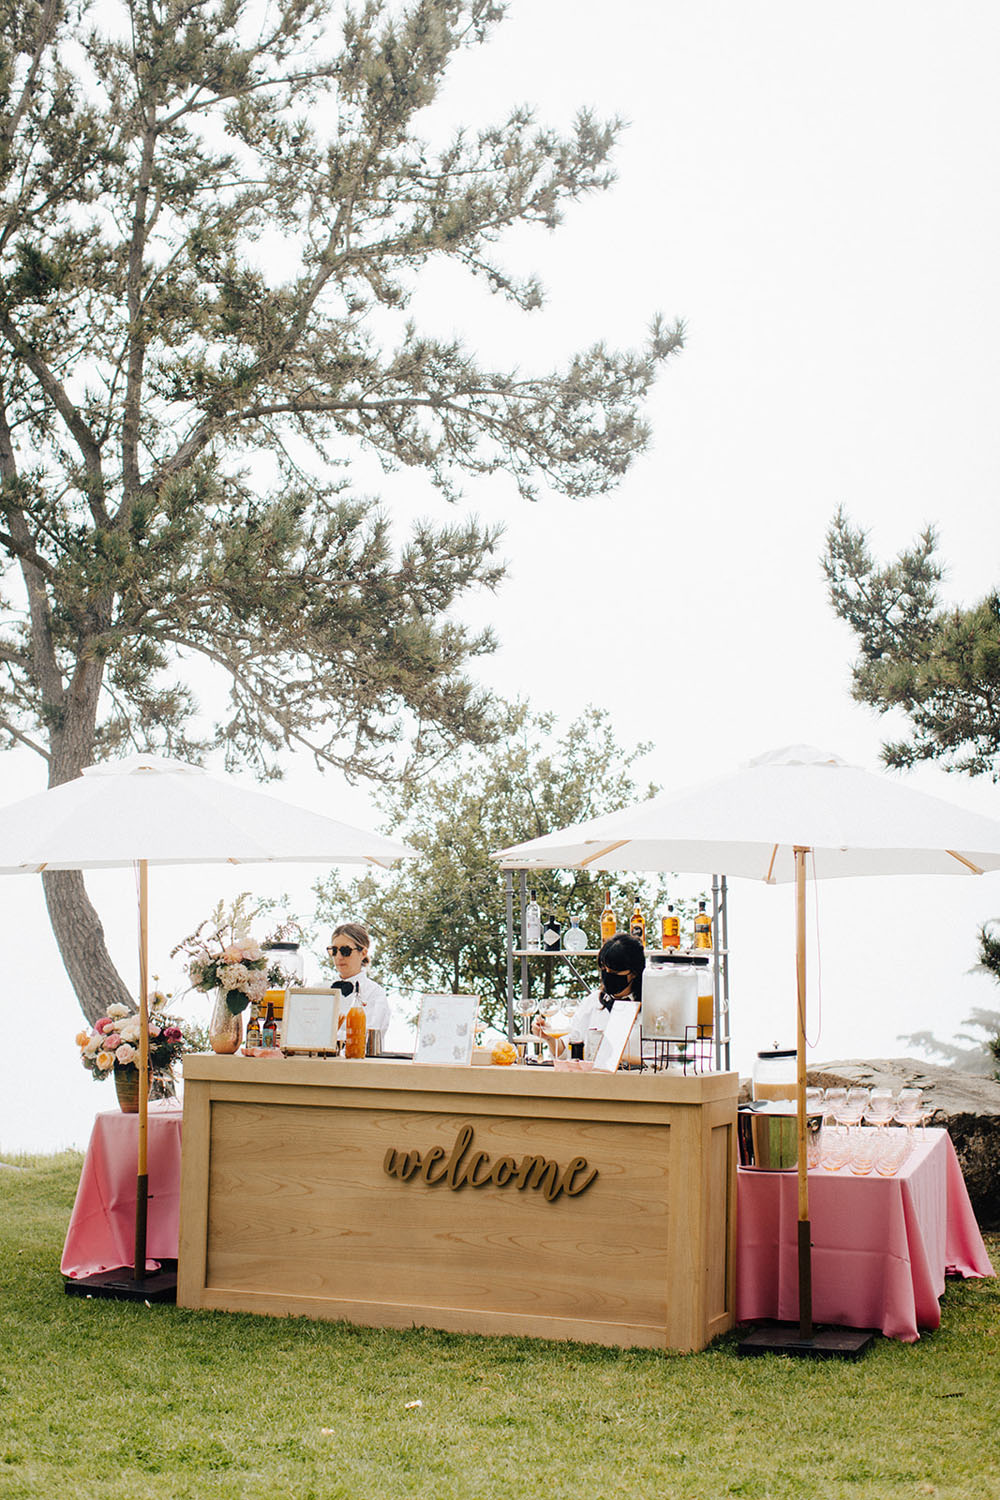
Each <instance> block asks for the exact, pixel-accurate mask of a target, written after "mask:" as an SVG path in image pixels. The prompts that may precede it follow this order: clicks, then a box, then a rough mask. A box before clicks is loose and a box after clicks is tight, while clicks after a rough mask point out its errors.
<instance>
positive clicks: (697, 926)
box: [694, 901, 712, 948]
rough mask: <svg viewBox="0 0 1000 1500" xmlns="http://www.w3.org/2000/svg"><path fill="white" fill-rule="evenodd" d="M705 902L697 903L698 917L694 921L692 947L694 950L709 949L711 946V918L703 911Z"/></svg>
mask: <svg viewBox="0 0 1000 1500" xmlns="http://www.w3.org/2000/svg"><path fill="white" fill-rule="evenodd" d="M706 904H707V903H706V902H704V901H699V902H698V915H697V916H696V917H695V919H694V946H695V948H711V946H712V918H711V917H710V916H709V915H708V912H707V911H706V910H705V906H706Z"/></svg>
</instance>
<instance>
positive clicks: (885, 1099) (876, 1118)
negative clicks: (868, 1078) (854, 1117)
mask: <svg viewBox="0 0 1000 1500" xmlns="http://www.w3.org/2000/svg"><path fill="white" fill-rule="evenodd" d="M895 1108H896V1096H895V1094H894V1093H893V1091H892V1089H872V1091H871V1097H870V1098H869V1100H868V1108H867V1109H866V1110H865V1119H866V1120H867V1121H868V1123H869V1124H870V1125H878V1126H880V1127H881V1126H885V1125H888V1124H889V1123H890V1122H891V1120H892V1116H893V1112H894V1110H895Z"/></svg>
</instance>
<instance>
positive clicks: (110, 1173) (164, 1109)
mask: <svg viewBox="0 0 1000 1500" xmlns="http://www.w3.org/2000/svg"><path fill="white" fill-rule="evenodd" d="M182 1118H183V1112H182V1110H181V1109H180V1106H179V1105H176V1104H174V1105H169V1106H164V1105H150V1108H149V1128H148V1136H147V1151H146V1157H147V1161H146V1165H147V1169H148V1176H149V1208H148V1212H147V1216H146V1255H147V1261H146V1268H147V1270H155V1269H156V1267H157V1265H158V1264H159V1262H160V1261H161V1260H176V1259H177V1228H178V1220H179V1215H180V1201H181V1119H182ZM138 1149H139V1116H138V1115H124V1114H122V1113H121V1112H120V1111H118V1112H114V1113H110V1114H100V1115H98V1116H97V1118H96V1119H95V1121H94V1128H93V1131H92V1132H91V1136H90V1145H89V1146H88V1147H87V1155H86V1157H85V1158H84V1163H83V1171H82V1173H81V1174H80V1186H79V1187H78V1188H77V1190H76V1202H75V1203H74V1204H73V1213H72V1215H71V1216H70V1221H69V1230H68V1232H67V1235H66V1243H65V1245H64V1246H63V1254H62V1261H61V1269H62V1272H63V1275H64V1276H90V1275H91V1274H92V1273H93V1272H95V1271H109V1270H112V1269H114V1268H115V1267H117V1266H130V1265H132V1263H133V1260H134V1257H135V1180H136V1163H137V1160H138Z"/></svg>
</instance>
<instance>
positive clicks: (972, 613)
mask: <svg viewBox="0 0 1000 1500" xmlns="http://www.w3.org/2000/svg"><path fill="white" fill-rule="evenodd" d="M936 545H937V539H936V537H935V534H934V531H933V528H928V529H927V530H925V531H924V532H923V533H922V534H921V536H920V537H919V538H918V539H917V541H916V543H915V544H914V546H913V547H911V548H908V549H904V550H903V551H901V552H900V553H899V556H898V557H897V558H896V559H895V561H894V562H890V563H886V564H880V563H878V562H877V561H876V560H875V559H874V558H873V556H872V554H871V551H870V549H869V546H868V541H867V537H866V535H865V533H864V532H863V531H861V530H859V529H857V528H855V527H853V526H852V525H851V523H850V521H849V520H848V519H847V517H846V516H845V515H844V513H843V511H839V512H838V513H837V515H836V516H835V517H834V520H833V522H832V524H831V526H830V530H829V532H828V533H827V548H826V553H825V555H824V558H823V567H824V571H825V573H826V576H827V579H828V582H829V588H830V602H831V603H832V605H833V607H834V609H835V610H836V612H837V614H838V615H839V616H840V618H841V619H842V620H846V622H847V623H848V625H850V627H851V629H852V630H853V631H854V634H855V637H856V638H857V643H858V647H859V655H858V658H857V660H856V661H855V663H854V667H853V682H852V689H851V690H852V694H853V696H854V697H855V698H856V699H857V700H858V701H859V702H860V703H867V704H870V705H871V707H873V708H875V709H877V710H878V711H879V712H880V713H890V712H892V711H893V710H895V711H897V712H900V713H902V714H903V715H904V716H905V718H906V720H907V721H908V729H909V735H908V737H907V738H902V739H896V740H890V741H888V742H887V743H886V744H884V745H883V747H882V755H883V759H884V760H885V762H886V764H887V765H889V766H893V767H896V768H904V767H909V766H913V765H915V764H917V763H918V762H920V761H926V760H940V761H942V762H943V763H944V765H945V766H946V767H947V769H948V770H952V771H964V772H966V773H967V774H968V775H970V776H979V775H983V774H984V773H985V774H989V775H991V776H992V777H993V779H994V780H996V779H997V777H998V775H1000V598H998V596H997V595H996V594H995V593H994V594H990V595H989V596H988V597H987V598H986V599H983V600H980V601H979V602H978V603H977V604H973V605H971V606H970V607H969V608H967V609H945V608H942V606H941V605H940V602H939V598H938V584H939V583H940V581H941V576H942V569H941V564H940V563H939V562H938V560H937V558H936V555H935V549H936Z"/></svg>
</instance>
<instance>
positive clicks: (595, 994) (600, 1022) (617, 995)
mask: <svg viewBox="0 0 1000 1500" xmlns="http://www.w3.org/2000/svg"><path fill="white" fill-rule="evenodd" d="M597 965H598V968H599V969H600V973H601V986H600V989H596V990H592V991H591V992H590V994H589V995H588V996H587V998H586V1000H584V1001H582V1002H581V1004H580V1005H579V1006H578V1007H577V1009H576V1012H575V1014H574V1016H573V1024H572V1026H571V1027H570V1029H569V1031H568V1033H567V1035H566V1043H567V1045H568V1046H572V1044H573V1043H574V1042H582V1043H584V1044H585V1045H586V1044H587V1042H588V1040H589V1042H590V1044H591V1049H593V1047H594V1045H595V1043H596V1042H597V1036H595V1035H594V1033H597V1034H603V1032H604V1029H605V1027H606V1026H607V1024H608V1021H609V1020H610V1018H611V1013H612V1011H613V1009H614V1005H615V1001H616V1000H637V1001H638V1002H639V1003H640V1005H641V1004H642V971H643V969H645V967H646V950H645V949H644V948H643V946H642V944H641V943H640V942H639V940H638V938H634V937H631V936H630V935H629V933H627V932H619V933H616V934H615V936H614V937H613V938H608V941H607V942H606V943H605V944H604V946H603V947H602V949H601V951H600V953H598V955H597ZM532 1029H533V1030H534V1029H537V1034H538V1035H539V1036H544V1037H546V1039H547V1040H548V1042H549V1044H550V1045H553V1044H554V1050H555V1052H556V1053H557V1054H558V1053H561V1052H562V1051H563V1047H562V1045H561V1044H560V1043H559V1042H557V1041H555V1039H554V1038H553V1037H549V1036H547V1033H546V1031H545V1023H544V1021H543V1020H542V1019H541V1018H539V1020H537V1021H536V1022H535V1026H534V1027H533V1028H532ZM635 1034H636V1035H637V1034H638V1033H635ZM635 1050H636V1053H638V1046H636V1048H635ZM631 1051H632V1044H631V1043H629V1046H628V1047H627V1048H626V1059H628V1057H629V1056H630V1054H631Z"/></svg>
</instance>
